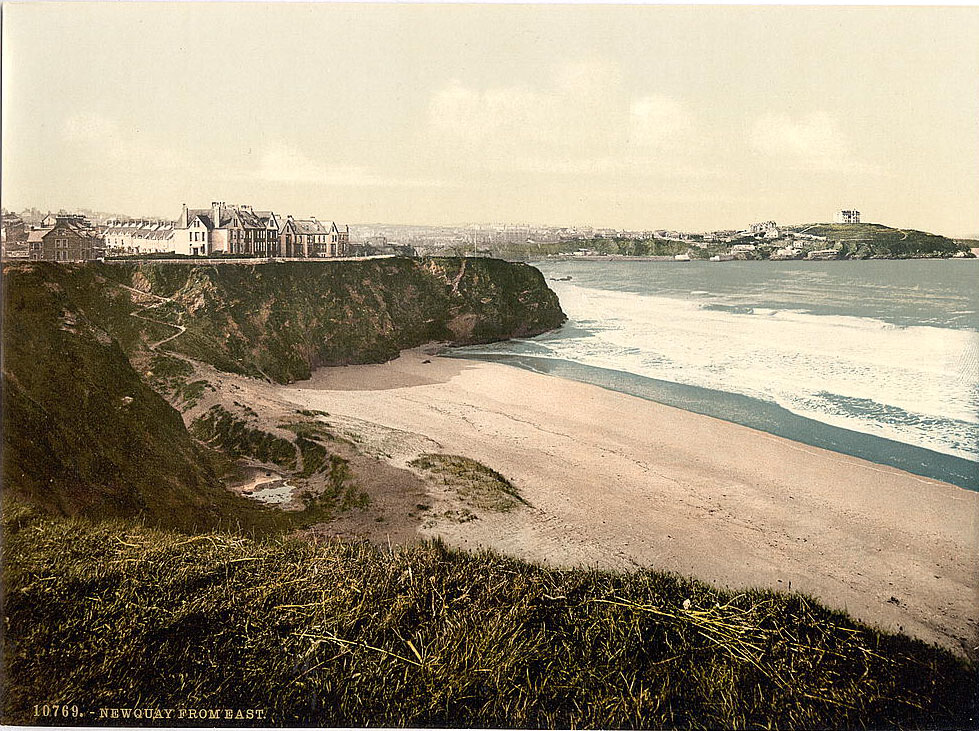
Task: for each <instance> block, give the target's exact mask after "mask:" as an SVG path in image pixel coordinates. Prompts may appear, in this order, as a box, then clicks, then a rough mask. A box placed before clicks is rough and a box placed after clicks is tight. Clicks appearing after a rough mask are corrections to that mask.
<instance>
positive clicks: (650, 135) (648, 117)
mask: <svg viewBox="0 0 979 731" xmlns="http://www.w3.org/2000/svg"><path fill="white" fill-rule="evenodd" d="M691 127H692V124H691V120H690V115H689V114H688V113H687V111H686V109H684V107H683V105H682V104H681V103H680V102H679V101H678V100H677V99H673V98H672V97H668V96H663V95H661V94H651V95H648V96H642V97H639V98H637V99H634V100H633V101H632V104H631V105H630V106H629V140H630V142H632V143H633V144H634V145H636V146H638V147H658V146H661V145H664V144H667V143H674V142H678V141H680V139H681V138H682V137H684V136H685V135H686V134H687V133H688V132H690V131H691Z"/></svg>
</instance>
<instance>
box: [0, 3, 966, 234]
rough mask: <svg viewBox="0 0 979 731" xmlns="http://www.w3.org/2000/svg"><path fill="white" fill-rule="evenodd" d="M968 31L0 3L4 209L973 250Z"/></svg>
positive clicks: (771, 18) (785, 13)
mask: <svg viewBox="0 0 979 731" xmlns="http://www.w3.org/2000/svg"><path fill="white" fill-rule="evenodd" d="M977 38H979V7H945V8H938V7H885V6H871V7H839V6H822V7H804V6H754V7H752V6H703V5H700V6H642V5H638V6H637V5H630V6H609V5H597V6H596V5H590V6H582V5H557V6H556V5H417V4H409V5H404V4H400V5H399V4H386V5H369V4H355V3H354V4H337V5H331V4H322V3H320V4H315V3H314V4H301V3H271V4H263V3H250V4H232V3H219V4H203V3H161V2H154V3H145V4H142V3H65V4H60V3H37V4H32V3H4V5H3V50H2V53H3V91H2V93H3V99H2V101H3V171H2V172H3V190H2V198H3V205H4V207H6V208H8V209H13V210H20V209H22V208H24V207H27V206H36V207H38V208H40V209H42V210H48V209H52V210H57V209H58V208H66V209H71V208H80V207H86V208H92V209H95V210H101V211H110V212H120V213H128V214H130V215H143V216H164V217H168V218H175V217H176V216H178V215H179V212H180V207H181V204H182V203H187V204H189V205H190V206H191V207H195V206H197V207H204V206H208V205H209V204H210V202H211V201H213V200H223V201H227V202H229V203H247V204H250V205H253V206H255V207H256V208H262V209H268V208H271V209H273V210H275V211H276V212H278V213H281V214H285V213H290V214H293V215H297V216H303V217H305V216H308V215H317V216H318V217H323V218H330V219H335V220H337V221H339V222H346V223H367V222H385V223H418V224H425V223H427V224H453V223H466V222H491V221H495V222H510V223H532V224H551V225H592V226H599V227H606V226H607V227H615V228H630V229H649V228H671V229H682V230H695V231H697V230H712V229H719V228H742V227H744V226H746V225H747V224H749V223H751V222H753V221H759V220H769V219H774V220H776V221H778V222H780V223H787V224H791V223H804V222H814V221H827V220H832V216H833V213H834V211H835V210H836V209H839V208H844V207H847V208H849V207H853V208H858V209H859V210H861V211H862V212H863V217H864V220H867V221H873V222H879V223H885V224H888V225H893V226H901V227H911V228H919V229H923V230H928V231H934V232H937V233H943V234H946V235H951V236H965V235H977V234H979V42H977V40H976V39H977Z"/></svg>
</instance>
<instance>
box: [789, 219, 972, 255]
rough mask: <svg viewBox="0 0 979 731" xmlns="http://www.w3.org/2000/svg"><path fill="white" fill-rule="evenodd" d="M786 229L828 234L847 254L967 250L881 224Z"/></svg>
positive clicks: (922, 233) (931, 236) (947, 241)
mask: <svg viewBox="0 0 979 731" xmlns="http://www.w3.org/2000/svg"><path fill="white" fill-rule="evenodd" d="M787 230H789V231H795V232H797V233H806V234H811V235H813V236H825V237H826V244H827V247H832V246H837V247H840V248H842V250H843V252H844V254H847V255H852V256H858V257H864V256H874V257H893V258H908V257H916V256H942V255H946V256H950V255H951V254H954V253H955V252H957V251H963V250H967V247H964V246H962V245H961V244H958V243H956V242H955V241H953V240H952V239H949V238H947V237H945V236H940V235H938V234H933V233H927V232H926V231H916V230H914V229H902V228H891V227H890V226H884V225H883V224H880V223H810V224H804V225H801V226H789V227H788V229H787Z"/></svg>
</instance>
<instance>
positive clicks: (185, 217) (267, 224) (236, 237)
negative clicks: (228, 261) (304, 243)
mask: <svg viewBox="0 0 979 731" xmlns="http://www.w3.org/2000/svg"><path fill="white" fill-rule="evenodd" d="M173 251H174V252H175V253H177V254H190V255H204V256H210V255H212V254H230V255H233V256H234V255H237V256H279V255H280V254H279V221H278V219H277V218H276V215H275V214H274V213H273V212H272V211H256V210H254V209H253V208H252V207H251V206H247V205H237V206H236V205H228V204H227V203H225V202H224V201H214V202H212V203H211V207H210V208H188V207H187V204H186V203H185V204H184V206H183V210H182V211H181V213H180V218H179V219H177V223H176V224H175V225H174V229H173Z"/></svg>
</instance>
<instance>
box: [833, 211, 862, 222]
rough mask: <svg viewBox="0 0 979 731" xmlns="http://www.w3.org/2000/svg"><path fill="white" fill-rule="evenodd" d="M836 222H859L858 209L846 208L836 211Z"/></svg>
mask: <svg viewBox="0 0 979 731" xmlns="http://www.w3.org/2000/svg"><path fill="white" fill-rule="evenodd" d="M835 221H836V223H860V211H858V210H856V209H853V208H846V209H843V210H839V211H837V212H836V218H835Z"/></svg>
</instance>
